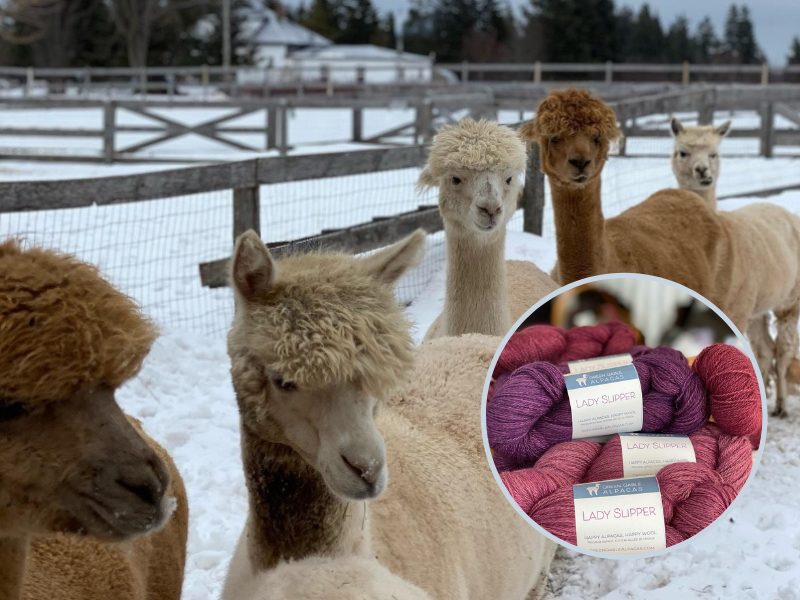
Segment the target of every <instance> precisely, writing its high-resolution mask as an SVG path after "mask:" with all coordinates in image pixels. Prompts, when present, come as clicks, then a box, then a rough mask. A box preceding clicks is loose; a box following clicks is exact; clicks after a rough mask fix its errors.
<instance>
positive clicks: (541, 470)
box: [498, 423, 753, 513]
mask: <svg viewBox="0 0 800 600" xmlns="http://www.w3.org/2000/svg"><path fill="white" fill-rule="evenodd" d="M689 439H690V440H691V442H692V446H693V447H694V453H695V459H696V461H697V464H699V465H703V466H705V467H707V468H709V469H711V470H713V471H716V472H717V473H718V474H719V476H720V477H721V478H722V481H724V482H725V483H727V484H729V485H730V486H731V487H732V488H733V490H734V491H735V492H736V493H739V491H741V489H742V487H743V486H744V484H745V481H747V477H748V475H749V474H750V471H751V469H752V465H753V463H752V455H751V451H750V444H749V442H748V440H747V438H745V437H743V436H738V435H730V434H726V433H724V432H723V431H722V430H721V429H720V428H719V427H718V426H717V425H715V424H714V423H707V424H706V425H705V427H703V428H702V429H701V430H700V431H697V432H695V433H693V434H690V435H689ZM621 441H622V440H621V438H620V436H619V435H615V436H614V437H612V438H611V439H610V440H609V441H608V443H607V444H605V445H602V446H601V445H600V444H598V443H597V442H593V441H589V440H576V441H572V442H564V443H562V444H557V445H555V446H553V447H552V448H550V449H549V450H547V452H545V453H544V454H543V455H542V457H541V458H540V459H539V460H538V461H537V462H536V464H535V465H534V466H533V467H529V468H527V469H520V470H516V471H508V472H503V473H501V474H500V478H501V479H502V481H503V483H504V484H505V486H506V489H507V490H508V492H509V494H511V497H512V498H514V500H515V501H516V503H517V504H519V506H520V508H522V510H524V511H525V512H526V513H527V512H528V511H529V510H530V509H531V508H532V507H533V505H534V504H535V503H536V502H538V501H539V500H542V499H544V498H545V497H547V496H548V495H549V494H551V493H553V492H554V491H555V490H556V489H558V488H559V487H561V486H572V485H575V484H578V483H591V482H595V481H607V480H610V479H622V478H623V477H624V476H625V474H624V471H623V465H622V444H621ZM499 469H500V468H499V467H498V470H499Z"/></svg>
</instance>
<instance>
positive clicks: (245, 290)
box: [231, 229, 276, 301]
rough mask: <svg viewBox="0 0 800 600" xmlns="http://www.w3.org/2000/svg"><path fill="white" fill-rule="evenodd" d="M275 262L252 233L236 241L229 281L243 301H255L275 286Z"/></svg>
mask: <svg viewBox="0 0 800 600" xmlns="http://www.w3.org/2000/svg"><path fill="white" fill-rule="evenodd" d="M275 271H276V265H275V261H274V260H273V259H272V255H271V254H270V253H269V250H268V249H267V247H266V246H265V245H264V242H262V241H261V238H260V237H259V236H258V234H257V233H256V232H255V231H253V230H252V229H251V230H250V231H246V232H244V233H243V234H242V235H240V236H239V239H238V240H236V249H235V250H234V251H233V263H232V268H231V281H232V282H233V285H234V287H235V288H236V290H237V291H238V292H239V294H241V296H242V297H243V298H244V299H245V300H248V301H250V300H255V299H256V298H258V297H259V296H262V295H263V294H264V293H266V292H268V291H270V290H271V289H272V288H273V287H274V286H275Z"/></svg>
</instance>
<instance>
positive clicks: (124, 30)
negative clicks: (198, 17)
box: [111, 0, 220, 67]
mask: <svg viewBox="0 0 800 600" xmlns="http://www.w3.org/2000/svg"><path fill="white" fill-rule="evenodd" d="M219 3H220V2H219V0H183V1H177V0H111V8H112V12H113V14H114V21H115V22H116V24H117V28H118V29H119V31H120V33H121V34H122V36H123V37H124V38H125V41H126V44H127V49H128V64H130V66H132V67H144V66H147V51H148V50H149V48H150V36H151V33H152V31H153V26H154V24H155V23H157V22H158V21H159V20H160V19H163V18H164V17H165V16H167V15H168V14H169V13H172V12H175V11H180V10H184V9H187V8H192V7H194V6H201V5H209V6H210V5H219Z"/></svg>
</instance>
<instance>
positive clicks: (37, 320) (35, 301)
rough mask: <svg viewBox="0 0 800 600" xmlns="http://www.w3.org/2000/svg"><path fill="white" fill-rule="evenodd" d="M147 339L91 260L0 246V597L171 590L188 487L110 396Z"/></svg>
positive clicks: (166, 594) (178, 576)
mask: <svg viewBox="0 0 800 600" xmlns="http://www.w3.org/2000/svg"><path fill="white" fill-rule="evenodd" d="M155 337H156V332H155V329H154V327H153V326H152V325H151V324H150V322H148V321H147V320H146V319H144V318H143V317H142V315H141V313H140V312H139V309H138V308H137V307H136V305H135V304H134V303H133V302H132V301H131V300H130V299H129V298H128V297H127V296H125V295H123V294H121V293H120V292H118V291H117V290H115V289H114V288H113V287H112V286H111V285H110V284H109V283H108V282H106V281H105V280H104V279H103V278H102V277H101V276H100V275H99V273H98V272H97V270H96V269H95V268H94V267H91V266H89V265H87V264H85V263H82V262H80V261H78V260H76V259H74V258H71V257H68V256H65V255H61V254H57V253H55V252H51V251H47V250H43V249H32V250H26V251H25V250H22V249H21V248H20V246H19V244H18V243H17V242H15V241H7V242H4V243H1V244H0V456H3V460H2V461H0V502H2V510H1V511H0V598H2V599H3V600H17V599H22V600H53V599H55V598H58V599H65V600H108V599H111V598H114V599H117V598H118V599H120V600H177V599H178V598H180V593H181V587H182V583H183V568H184V562H185V553H186V535H187V529H188V508H187V501H186V492H185V490H184V488H183V482H182V481H181V478H180V475H179V474H178V472H177V471H176V469H175V465H174V464H173V463H172V461H171V460H170V459H169V457H168V456H167V454H166V452H164V450H163V449H162V448H161V447H160V446H158V445H157V444H156V443H155V442H153V441H152V440H151V439H150V438H148V437H147V436H146V435H145V434H144V432H143V431H142V430H141V427H140V425H139V424H138V422H136V421H135V420H133V419H130V418H128V417H126V416H125V415H124V414H123V412H122V411H121V410H120V408H119V407H118V406H117V404H116V402H115V400H114V391H115V389H116V388H117V387H118V386H120V385H121V384H122V383H123V382H125V381H126V380H127V379H130V378H131V377H133V376H134V375H136V373H137V372H138V371H139V369H140V367H141V364H142V361H143V360H144V358H145V356H146V355H147V353H148V351H149V349H150V346H151V344H152V342H153V340H154V339H155ZM176 501H177V506H176V505H175V502H176Z"/></svg>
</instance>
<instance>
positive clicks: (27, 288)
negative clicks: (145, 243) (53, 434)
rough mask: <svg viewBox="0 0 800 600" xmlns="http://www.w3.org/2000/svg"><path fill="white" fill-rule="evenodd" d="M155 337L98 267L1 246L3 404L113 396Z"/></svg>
mask: <svg viewBox="0 0 800 600" xmlns="http://www.w3.org/2000/svg"><path fill="white" fill-rule="evenodd" d="M156 335H157V332H156V328H155V326H154V325H153V324H152V323H151V322H150V321H149V320H148V319H146V318H145V317H144V316H143V315H142V313H141V311H140V309H139V307H138V306H137V305H136V304H135V303H134V302H133V300H131V299H130V298H129V297H128V296H126V295H124V294H122V293H121V292H119V291H117V290H116V289H115V288H114V287H113V286H112V285H111V284H110V283H108V282H107V281H106V280H105V279H103V277H102V276H101V275H100V273H99V272H98V270H97V269H96V268H95V267H93V266H91V265H88V264H86V263H84V262H82V261H80V260H78V259H76V258H74V257H71V256H67V255H64V254H59V253H57V252H54V251H51V250H45V249H42V248H32V249H29V250H23V249H22V248H21V246H20V244H19V242H17V241H16V240H9V241H5V242H2V243H0V397H5V398H11V399H14V400H19V401H24V402H29V403H44V402H49V401H55V400H60V399H65V398H68V397H70V396H72V395H74V394H76V393H79V392H82V391H85V390H89V389H92V388H94V387H97V386H99V385H108V386H110V387H112V388H116V387H118V386H119V385H121V384H122V383H123V382H124V381H126V380H128V379H130V378H131V377H133V376H135V375H136V374H137V373H138V372H139V369H140V368H141V365H142V361H143V360H144V358H145V356H147V353H148V352H149V351H150V347H151V346H152V344H153V342H154V341H155V339H156Z"/></svg>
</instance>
